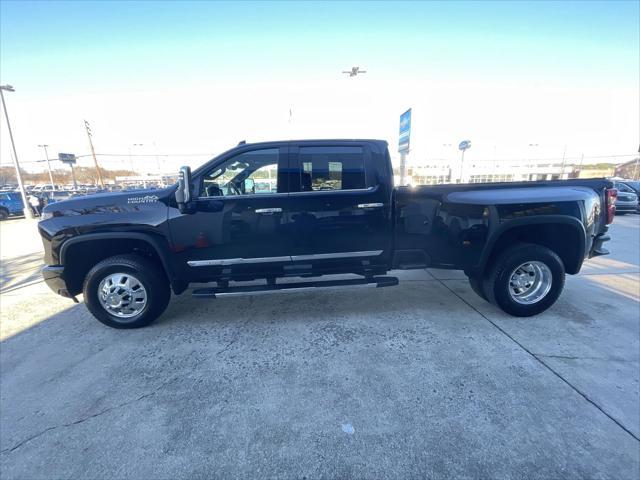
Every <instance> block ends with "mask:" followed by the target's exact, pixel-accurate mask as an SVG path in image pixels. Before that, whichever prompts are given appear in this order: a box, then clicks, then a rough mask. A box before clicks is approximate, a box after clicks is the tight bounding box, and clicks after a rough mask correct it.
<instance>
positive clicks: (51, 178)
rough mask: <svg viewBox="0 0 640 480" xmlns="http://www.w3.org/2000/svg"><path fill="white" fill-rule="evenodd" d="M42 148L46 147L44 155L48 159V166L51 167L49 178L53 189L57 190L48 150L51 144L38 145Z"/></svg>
mask: <svg viewBox="0 0 640 480" xmlns="http://www.w3.org/2000/svg"><path fill="white" fill-rule="evenodd" d="M38 146H39V147H40V148H43V149H44V156H45V158H46V159H47V168H48V169H49V180H50V181H51V190H52V191H53V190H55V189H56V186H55V185H54V183H53V173H51V162H50V161H49V153H48V152H47V147H48V146H49V145H38Z"/></svg>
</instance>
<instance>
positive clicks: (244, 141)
mask: <svg viewBox="0 0 640 480" xmlns="http://www.w3.org/2000/svg"><path fill="white" fill-rule="evenodd" d="M246 144H247V141H246V140H240V141H239V142H238V145H237V146H238V147H239V146H240V145H246Z"/></svg>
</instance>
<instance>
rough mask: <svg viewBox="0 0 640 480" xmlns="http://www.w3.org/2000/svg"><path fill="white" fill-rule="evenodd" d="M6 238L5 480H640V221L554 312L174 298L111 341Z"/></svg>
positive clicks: (407, 285)
mask: <svg viewBox="0 0 640 480" xmlns="http://www.w3.org/2000/svg"><path fill="white" fill-rule="evenodd" d="M35 229H36V224H35V223H34V222H30V221H27V220H11V221H7V222H3V223H2V224H0V258H1V262H2V275H1V276H0V292H1V293H0V318H1V322H0V477H1V478H2V479H13V478H24V479H37V478H96V479H100V478H105V479H107V478H108V479H114V478H154V479H156V478H158V479H160V478H189V479H191V478H195V479H197V478H388V477H393V478H417V477H419V478H504V479H512V478H513V479H515V478H541V479H551V478H553V479H556V478H562V479H578V478H594V479H615V480H620V479H637V478H639V477H640V440H639V439H640V383H639V382H640V216H638V215H626V216H620V217H617V218H616V220H615V223H614V225H613V227H612V229H611V233H612V237H613V240H612V241H611V242H610V244H609V245H608V247H609V248H610V250H611V251H612V254H611V255H610V256H607V257H601V258H597V259H593V260H590V261H589V262H588V263H587V264H586V265H585V267H584V269H583V271H582V273H581V274H580V275H578V276H573V277H568V279H567V284H566V289H565V292H564V293H563V295H562V296H561V297H560V299H559V301H558V302H557V303H556V305H555V306H554V307H552V308H551V309H550V310H548V311H547V312H545V313H544V314H541V315H539V316H536V317H533V318H514V317H509V316H507V315H505V314H504V313H502V312H501V311H500V310H498V309H497V308H495V307H493V306H492V305H490V304H488V303H486V302H485V301H483V300H482V299H480V298H479V297H477V296H476V295H475V294H474V293H473V292H472V291H471V289H470V287H469V285H468V283H467V281H466V279H465V277H464V275H462V274H461V273H460V272H452V271H443V270H416V271H405V272H394V273H397V275H398V276H399V277H400V278H401V283H400V285H399V286H397V287H389V288H383V289H372V288H366V287H365V288H350V289H323V290H318V291H311V292H310V291H304V292H281V293H274V294H268V295H256V296H234V297H226V298H219V299H216V300H203V299H194V298H191V297H190V296H189V295H187V294H185V295H182V296H179V297H174V298H173V300H172V302H171V304H170V306H169V308H168V310H167V312H166V313H165V314H164V315H163V316H162V317H161V318H160V319H159V320H158V321H157V322H156V323H154V324H153V325H152V326H150V327H148V328H144V329H140V330H132V331H126V330H113V329H110V328H108V327H105V326H103V325H102V324H100V323H99V322H97V321H96V320H94V319H93V318H92V317H91V316H90V315H89V313H88V312H87V310H86V309H85V307H84V306H83V305H82V304H80V305H75V304H73V303H71V302H70V301H69V300H67V299H63V298H61V297H58V296H56V295H54V294H53V293H51V292H50V291H49V290H48V289H47V287H46V286H45V285H44V284H43V283H42V282H40V281H39V279H38V276H37V270H38V267H39V265H40V261H39V258H41V257H40V255H41V252H40V248H41V247H40V243H39V242H40V241H39V238H37V237H36V236H35V235H36V231H35Z"/></svg>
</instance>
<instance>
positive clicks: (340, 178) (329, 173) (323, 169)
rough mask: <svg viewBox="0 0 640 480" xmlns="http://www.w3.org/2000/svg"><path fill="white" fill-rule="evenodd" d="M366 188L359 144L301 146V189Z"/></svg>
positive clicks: (305, 190) (304, 190) (306, 190)
mask: <svg viewBox="0 0 640 480" xmlns="http://www.w3.org/2000/svg"><path fill="white" fill-rule="evenodd" d="M360 188H366V178H365V168H364V153H363V151H362V147H301V148H300V190H301V191H302V192H313V191H323V190H354V189H360Z"/></svg>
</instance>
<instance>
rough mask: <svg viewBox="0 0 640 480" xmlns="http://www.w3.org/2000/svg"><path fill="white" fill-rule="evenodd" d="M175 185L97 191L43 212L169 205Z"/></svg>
mask: <svg viewBox="0 0 640 480" xmlns="http://www.w3.org/2000/svg"><path fill="white" fill-rule="evenodd" d="M174 190H175V187H173V186H171V187H168V188H162V189H149V190H132V191H127V192H112V193H96V194H94V195H86V196H81V197H76V198H70V199H69V200H63V201H60V202H55V203H51V204H49V205H47V206H46V207H45V208H44V210H43V212H44V213H45V214H49V215H44V216H45V217H66V216H77V215H94V214H126V213H128V212H132V213H133V212H135V211H139V210H140V209H143V208H144V207H145V206H150V205H154V206H155V207H158V206H160V205H159V204H164V206H165V207H166V206H168V205H169V201H170V200H171V199H172V198H173V192H174Z"/></svg>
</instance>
